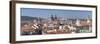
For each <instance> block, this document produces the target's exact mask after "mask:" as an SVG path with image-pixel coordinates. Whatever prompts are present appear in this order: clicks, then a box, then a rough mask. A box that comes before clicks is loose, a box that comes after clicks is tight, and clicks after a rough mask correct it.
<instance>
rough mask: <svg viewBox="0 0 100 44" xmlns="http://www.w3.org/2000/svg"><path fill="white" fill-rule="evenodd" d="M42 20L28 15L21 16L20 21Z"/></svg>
mask: <svg viewBox="0 0 100 44" xmlns="http://www.w3.org/2000/svg"><path fill="white" fill-rule="evenodd" d="M39 19H40V20H44V19H43V18H38V17H30V16H21V21H32V20H39Z"/></svg>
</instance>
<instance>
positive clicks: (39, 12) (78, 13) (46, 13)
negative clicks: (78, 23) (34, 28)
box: [21, 8, 92, 19]
mask: <svg viewBox="0 0 100 44" xmlns="http://www.w3.org/2000/svg"><path fill="white" fill-rule="evenodd" d="M51 15H54V16H55V15H56V16H58V17H62V18H82V19H83V18H87V17H88V16H89V17H90V18H92V11H85V10H61V9H41V8H21V16H31V17H42V18H50V17H51Z"/></svg>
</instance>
